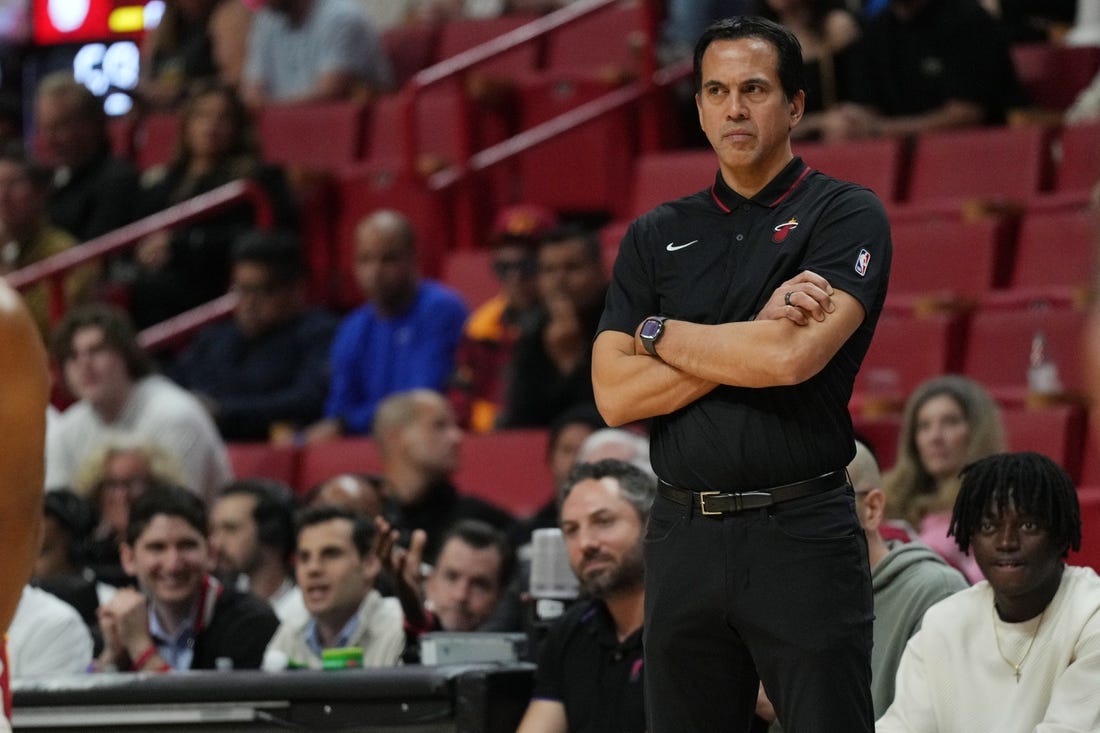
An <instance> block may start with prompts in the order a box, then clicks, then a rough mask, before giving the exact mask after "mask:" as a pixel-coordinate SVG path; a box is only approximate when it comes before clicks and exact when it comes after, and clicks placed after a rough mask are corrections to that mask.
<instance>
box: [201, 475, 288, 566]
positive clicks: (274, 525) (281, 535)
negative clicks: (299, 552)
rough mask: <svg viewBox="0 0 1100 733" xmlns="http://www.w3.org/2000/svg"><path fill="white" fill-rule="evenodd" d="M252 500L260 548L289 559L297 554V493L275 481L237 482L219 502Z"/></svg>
mask: <svg viewBox="0 0 1100 733" xmlns="http://www.w3.org/2000/svg"><path fill="white" fill-rule="evenodd" d="M230 496H251V497H252V498H253V499H255V500H256V504H255V506H254V507H253V508H252V520H253V521H254V522H256V529H257V534H258V535H259V538H260V544H262V545H266V546H268V547H274V548H275V549H276V550H278V551H279V556H280V557H282V558H284V559H286V558H289V557H290V555H291V553H292V552H294V492H293V491H291V489H290V487H289V486H287V485H286V484H284V483H281V482H279V481H275V480H274V479H267V478H251V479H241V480H239V481H234V482H232V483H230V484H227V485H226V486H224V487H223V488H222V489H221V491H219V492H218V497H217V498H218V499H224V498H226V497H230Z"/></svg>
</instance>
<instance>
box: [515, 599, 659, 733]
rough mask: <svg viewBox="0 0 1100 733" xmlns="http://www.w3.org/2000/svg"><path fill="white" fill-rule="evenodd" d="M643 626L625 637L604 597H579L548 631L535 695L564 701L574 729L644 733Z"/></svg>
mask: <svg viewBox="0 0 1100 733" xmlns="http://www.w3.org/2000/svg"><path fill="white" fill-rule="evenodd" d="M642 690H643V684H642V630H641V629H638V630H637V631H635V632H634V633H633V634H631V635H630V636H628V637H627V638H626V639H625V640H624V641H623V642H622V643H620V642H619V639H618V636H617V635H616V634H615V624H614V622H613V621H612V619H611V616H610V614H609V613H608V612H607V607H606V606H605V605H604V604H603V602H602V601H597V600H588V601H580V602H578V603H577V604H575V605H574V606H573V607H572V608H570V609H569V610H568V611H567V612H566V613H565V615H564V616H562V617H561V618H560V619H559V620H558V622H557V623H556V624H554V626H553V627H552V628H551V629H550V631H549V633H548V634H547V635H546V639H545V640H544V641H543V644H542V654H541V655H540V657H539V668H538V671H537V672H535V689H534V693H533V694H532V697H533V698H534V699H536V700H553V701H556V702H560V703H562V705H563V706H564V707H565V717H566V719H567V721H568V723H569V733H584V731H589V732H590V733H608V731H616V733H642V732H643V731H645V729H646V725H645V697H644V696H643V694H642Z"/></svg>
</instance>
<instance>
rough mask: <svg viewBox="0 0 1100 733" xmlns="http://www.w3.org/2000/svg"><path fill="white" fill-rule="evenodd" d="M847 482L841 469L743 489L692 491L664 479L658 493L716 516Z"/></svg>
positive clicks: (670, 499) (659, 485)
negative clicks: (741, 490) (781, 483)
mask: <svg viewBox="0 0 1100 733" xmlns="http://www.w3.org/2000/svg"><path fill="white" fill-rule="evenodd" d="M847 482H848V474H847V472H846V471H844V470H840V471H831V472H829V473H826V474H822V475H821V476H818V477H817V478H811V479H807V480H805V481H796V482H794V483H793V484H783V485H782V486H773V487H771V488H770V489H760V490H759V491H743V492H722V491H689V490H688V489H681V488H680V487H678V486H673V485H672V484H669V483H666V482H664V481H661V482H660V483H659V484H658V485H657V493H659V494H660V495H661V496H663V497H665V498H666V499H668V500H669V501H674V502H676V503H677V504H683V505H684V506H698V507H699V511H700V513H701V514H703V515H704V516H717V515H720V514H734V513H736V512H742V511H745V510H746V509H762V508H764V507H769V506H771V505H773V504H780V503H782V502H784V501H790V500H791V499H799V498H801V497H803V496H809V495H811V494H818V493H820V492H822V491H828V490H829V489H835V488H836V487H838V486H841V485H842V484H845V483H847Z"/></svg>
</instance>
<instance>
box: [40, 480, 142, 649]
mask: <svg viewBox="0 0 1100 733" xmlns="http://www.w3.org/2000/svg"><path fill="white" fill-rule="evenodd" d="M94 525H95V510H94V507H93V506H92V504H91V503H90V502H88V501H87V500H85V499H83V498H81V497H80V496H77V495H76V494H75V493H73V492H72V491H70V490H69V489H53V490H51V491H47V492H46V498H45V501H44V502H43V511H42V549H41V551H40V552H39V555H38V559H37V560H36V561H35V563H34V574H33V576H32V578H31V580H32V582H33V584H34V585H35V586H36V587H38V588H41V589H42V590H44V591H47V592H49V593H52V594H53V595H55V596H57V597H58V598H60V599H61V600H63V601H65V603H67V604H69V605H70V606H72V607H73V608H74V609H76V611H77V612H78V613H79V614H80V617H81V619H82V620H83V621H84V624H85V626H87V628H88V629H89V631H91V632H92V633H93V635H94V637H95V638H100V637H99V624H98V621H97V619H96V610H97V609H98V608H99V607H100V605H102V604H103V603H106V602H107V601H108V600H110V598H111V596H112V595H114V590H115V589H114V586H111V585H107V584H106V583H101V582H98V581H97V578H96V574H95V571H93V570H92V569H91V568H89V567H88V544H89V541H90V539H91V533H92V529H93V527H94ZM120 570H121V569H120ZM89 661H91V660H89Z"/></svg>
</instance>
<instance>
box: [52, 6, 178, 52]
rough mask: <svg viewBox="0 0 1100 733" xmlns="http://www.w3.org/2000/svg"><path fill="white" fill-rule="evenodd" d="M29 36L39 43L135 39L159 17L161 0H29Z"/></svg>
mask: <svg viewBox="0 0 1100 733" xmlns="http://www.w3.org/2000/svg"><path fill="white" fill-rule="evenodd" d="M31 7H32V18H31V28H32V31H31V40H32V41H33V42H34V43H35V44H37V45H41V46H49V45H56V44H60V43H80V42H83V41H110V40H119V39H127V40H137V39H138V38H139V37H140V36H141V34H142V33H143V32H144V31H145V30H146V29H149V28H153V27H155V26H156V25H157V23H158V22H159V21H160V17H161V15H162V14H163V13H164V2H163V0H32V6H31Z"/></svg>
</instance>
